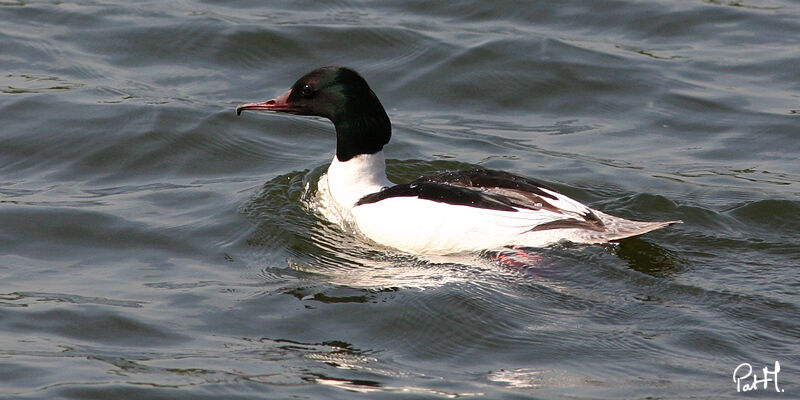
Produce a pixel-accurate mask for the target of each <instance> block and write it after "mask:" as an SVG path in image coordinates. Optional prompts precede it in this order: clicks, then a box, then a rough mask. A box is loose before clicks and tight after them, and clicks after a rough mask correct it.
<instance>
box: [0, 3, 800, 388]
mask: <svg viewBox="0 0 800 400" xmlns="http://www.w3.org/2000/svg"><path fill="white" fill-rule="evenodd" d="M329 64H341V65H348V66H351V67H353V68H355V69H357V70H359V71H360V72H361V73H362V74H363V75H364V76H365V77H366V78H367V80H368V81H369V82H370V84H371V85H372V87H373V89H374V90H375V92H376V93H377V94H378V95H379V97H380V98H381V99H382V101H383V103H384V105H385V106H386V108H387V111H388V112H389V114H390V116H391V118H392V120H393V122H394V138H393V141H392V143H391V144H390V145H389V146H388V147H387V148H386V153H387V157H388V158H389V174H390V177H391V178H393V179H395V180H398V181H399V180H408V179H413V178H415V177H417V176H418V175H420V174H422V173H427V172H433V171H438V170H443V169H451V168H464V167H470V166H476V165H479V166H484V167H488V168H498V169H505V170H508V171H511V172H515V173H519V174H523V175H527V176H531V177H534V178H538V179H541V180H543V181H545V182H547V183H549V184H551V185H552V186H554V187H556V188H557V189H559V190H561V191H563V192H564V193H566V194H568V195H570V196H573V197H575V198H577V199H579V200H581V201H583V202H585V203H587V204H589V205H591V206H593V207H595V208H598V209H600V210H603V211H606V212H609V213H612V214H615V215H619V216H623V217H637V218H641V219H645V220H662V219H682V220H684V221H685V223H684V224H683V225H680V226H676V227H671V228H669V229H664V230H661V231H658V232H655V233H652V234H649V235H647V236H645V237H642V238H639V239H631V240H626V241H623V242H622V243H621V244H619V245H617V246H610V245H609V246H575V245H568V244H565V245H562V246H557V247H554V248H548V249H543V250H541V251H540V252H538V253H537V254H533V255H529V256H527V257H526V258H525V259H524V260H521V261H520V262H522V263H524V264H526V266H525V267H522V268H520V267H516V268H515V267H511V266H510V264H507V263H506V264H504V263H498V262H496V261H492V259H490V258H487V257H483V256H480V255H476V256H474V257H473V256H471V257H462V258H458V259H456V258H450V259H434V260H431V259H424V258H420V257H413V256H409V255H404V254H393V253H390V252H385V251H383V250H381V249H376V248H372V247H370V246H369V245H367V244H365V243H362V242H359V240H358V239H357V238H354V237H351V236H349V235H347V234H345V233H343V232H341V231H340V230H339V229H337V228H336V227H335V226H332V225H331V224H329V223H327V222H325V221H323V220H322V219H320V218H319V217H318V216H317V215H315V214H314V213H313V212H312V210H310V209H309V204H310V203H311V200H310V199H311V197H313V196H312V195H313V193H314V190H315V184H316V180H317V179H318V177H319V176H320V174H322V173H323V172H324V170H325V168H326V166H327V163H328V162H329V161H330V158H331V156H332V152H333V146H334V140H333V139H334V138H333V134H332V127H331V125H330V124H329V123H328V122H327V121H322V120H318V119H308V118H306V119H302V118H296V117H287V116H278V115H269V114H255V113H251V114H247V115H244V116H242V117H238V118H237V117H236V115H235V113H234V107H235V106H236V105H237V104H240V103H243V102H248V101H256V100H265V99H267V98H270V97H272V96H274V95H275V94H278V93H280V92H281V91H283V90H285V89H286V88H287V87H288V86H289V85H290V84H291V83H293V82H294V80H295V79H297V78H298V77H299V76H300V75H302V74H303V73H305V72H307V71H309V70H311V69H313V68H315V67H318V66H321V65H329ZM0 65H1V66H2V70H0V118H1V119H0V122H1V124H0V398H3V399H167V398H169V399H279V398H294V399H308V398H314V399H323V398H324V399H352V398H386V399H390V398H391V399H395V398H396V399H415V398H419V399H423V398H450V397H468V398H473V397H474V398H486V399H501V398H503V399H505V398H508V399H516V398H520V399H521V398H545V399H549V398H556V399H598V398H600V399H617V398H628V399H645V398H668V399H677V398H680V399H683V398H732V399H738V398H752V397H755V398H786V399H788V398H798V396H800V295H798V292H799V291H800V268H798V264H800V261H799V260H800V200H799V199H798V194H800V119H799V118H800V115H798V114H800V69H798V68H800V3H798V2H796V1H790V0H763V1H757V0H744V1H727V0H707V1H701V0H696V1H690V0H686V1H677V0H675V1H669V0H663V1H631V0H627V1H610V0H599V1H559V2H553V1H537V2H519V1H494V2H472V1H470V2H460V1H448V2H428V1H376V2H346V1H337V2H312V1H298V2H258V1H234V2H224V3H223V2H211V1H194V0H187V1H181V2H113V1H91V0H89V1H81V2H46V1H42V2H40V1H26V0H5V1H2V2H0ZM775 361H779V362H780V367H781V370H780V373H779V375H778V379H779V388H780V389H781V390H783V392H776V391H775V389H774V387H773V385H772V383H770V386H769V387H768V388H767V389H763V388H761V387H759V390H758V391H757V392H750V393H747V394H744V393H737V392H736V385H735V383H734V382H733V379H732V374H733V371H734V369H735V368H736V367H737V365H739V364H741V363H750V364H752V366H753V367H754V368H755V369H756V371H758V372H759V374H760V372H761V368H762V367H763V366H765V365H766V366H770V367H772V366H773V365H774V362H775Z"/></svg>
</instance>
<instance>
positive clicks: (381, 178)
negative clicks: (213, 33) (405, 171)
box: [236, 66, 682, 255]
mask: <svg viewBox="0 0 800 400" xmlns="http://www.w3.org/2000/svg"><path fill="white" fill-rule="evenodd" d="M243 111H272V112H277V113H284V114H293V115H301V116H316V117H322V118H325V119H328V120H330V121H331V122H332V123H333V127H334V129H335V131H336V149H335V154H334V156H333V160H332V161H331V163H330V165H329V166H328V169H327V172H326V173H325V174H323V175H322V176H321V177H320V180H319V182H318V190H319V191H324V192H325V193H326V195H327V196H329V197H330V199H329V200H330V203H333V204H334V206H335V207H336V209H337V210H338V211H337V215H338V216H337V217H336V218H333V217H329V218H328V219H331V220H335V222H337V223H338V224H340V225H343V226H344V225H346V226H348V227H350V228H351V229H352V230H354V231H355V232H357V233H359V234H361V235H362V236H363V237H366V238H367V239H369V240H371V241H372V242H375V243H377V244H379V245H382V246H387V247H389V248H393V249H396V250H399V251H401V252H405V253H412V254H430V255H448V254H459V253H474V252H482V251H502V250H504V249H506V250H507V249H520V248H544V247H548V246H551V245H554V244H557V243H560V242H572V243H578V244H590V245H591V244H601V243H608V242H614V241H619V240H621V239H626V238H629V237H633V236H638V235H642V234H645V233H647V232H650V231H652V230H655V229H659V228H662V227H666V226H668V225H672V224H678V223H681V222H682V221H679V220H673V221H661V222H645V221H633V220H628V219H624V218H619V217H615V216H612V215H609V214H606V213H604V212H601V211H599V210H595V209H592V208H590V207H588V206H586V205H584V204H581V203H580V202H578V201H576V200H573V199H572V198H570V197H568V196H566V195H563V194H561V193H558V192H557V191H556V190H554V189H552V188H551V187H549V186H548V185H545V184H543V183H541V182H539V181H536V180H533V179H530V178H526V177H522V176H519V175H515V174H512V173H509V172H504V171H499V170H492V169H484V168H474V169H469V170H463V171H442V172H439V173H435V174H431V175H427V176H422V177H420V178H418V179H415V180H412V181H411V182H407V183H399V184H396V183H393V182H391V181H390V180H389V179H388V178H387V175H386V158H385V156H384V152H383V149H384V146H385V145H386V144H387V143H388V142H389V139H390V138H391V136H392V126H391V122H390V120H389V116H388V115H387V114H386V111H385V109H384V107H383V105H382V104H381V102H380V100H378V97H377V96H376V95H375V92H373V91H372V89H371V88H370V86H369V85H368V84H367V82H366V80H365V79H364V78H363V77H362V76H361V75H360V74H359V73H358V72H356V71H354V70H353V69H350V68H347V67H341V66H325V67H321V68H317V69H315V70H313V71H311V72H309V73H307V74H305V75H303V76H302V77H301V78H300V79H298V80H297V81H296V82H295V83H294V85H292V86H291V88H290V89H289V90H288V91H286V92H285V93H283V94H281V95H279V96H278V97H275V98H273V99H270V100H267V101H261V102H253V103H246V104H242V105H240V106H238V107H236V114H237V115H241V114H242V112H243Z"/></svg>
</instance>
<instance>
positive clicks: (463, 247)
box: [318, 152, 680, 255]
mask: <svg viewBox="0 0 800 400" xmlns="http://www.w3.org/2000/svg"><path fill="white" fill-rule="evenodd" d="M385 167H386V162H385V159H384V156H383V152H378V153H376V154H362V155H358V156H356V157H354V158H352V159H350V160H348V161H346V162H340V161H339V160H338V159H336V157H334V159H333V161H332V162H331V165H330V167H329V168H328V173H327V174H326V175H323V176H322V177H321V178H320V182H319V193H318V197H319V206H320V207H319V209H318V211H320V212H321V213H322V214H323V216H324V217H325V218H327V219H329V220H331V221H332V222H334V223H336V224H338V225H340V226H342V227H343V228H344V229H346V230H348V231H356V232H359V233H361V234H363V235H364V236H366V237H367V238H369V239H371V240H373V241H375V242H377V243H379V244H382V245H385V246H389V247H393V248H395V249H398V250H401V251H405V252H409V253H416V254H431V255H446V254H455V253H464V252H475V251H481V250H501V249H504V248H508V247H509V246H525V247H545V246H548V245H551V244H554V243H558V242H560V241H564V240H567V241H571V242H576V243H604V242H608V241H610V240H617V239H622V238H625V237H630V236H636V235H641V234H643V233H646V232H649V231H651V230H653V229H657V228H661V227H663V226H667V225H670V224H673V223H679V222H680V221H668V222H639V221H630V220H626V219H623V218H618V217H614V216H611V215H608V214H605V213H602V212H600V211H597V210H592V209H590V208H588V207H586V206H585V205H583V204H581V203H579V202H577V201H575V200H573V199H570V198H569V197H567V196H564V195H563V194H560V193H556V192H553V191H550V190H546V189H543V190H545V192H547V193H549V194H552V195H553V196H555V197H556V198H557V200H552V199H547V200H548V202H549V203H550V204H552V205H553V206H556V207H558V208H559V209H561V210H563V211H565V213H556V212H552V211H548V210H545V209H540V210H528V209H518V210H517V211H516V212H512V211H499V210H491V209H485V208H478V207H469V206H461V205H453V204H447V203H442V202H436V201H431V200H424V199H419V198H417V197H391V198H388V199H384V200H381V201H378V202H374V203H367V204H362V205H359V206H356V205H355V204H356V202H358V200H359V199H361V198H362V197H364V196H365V195H367V194H370V193H375V192H379V191H380V190H381V189H383V188H386V187H389V186H392V185H393V184H392V183H391V182H390V181H389V180H388V179H387V178H386V172H385V170H386V169H385ZM589 211H591V212H593V213H594V214H595V215H597V216H598V217H599V218H600V219H601V220H602V221H603V223H604V224H605V225H606V230H605V231H602V232H598V231H593V230H588V229H579V228H560V229H540V230H535V231H532V229H533V228H534V227H536V226H538V225H541V224H545V223H548V222H553V221H559V220H564V219H566V218H574V219H582V218H581V217H580V216H581V215H584V214H586V213H587V212H589Z"/></svg>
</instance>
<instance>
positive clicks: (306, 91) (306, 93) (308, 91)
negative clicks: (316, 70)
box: [300, 84, 314, 97]
mask: <svg viewBox="0 0 800 400" xmlns="http://www.w3.org/2000/svg"><path fill="white" fill-rule="evenodd" d="M300 94H302V95H303V97H310V96H311V95H312V94H314V88H312V87H311V85H309V84H305V85H303V87H302V88H300Z"/></svg>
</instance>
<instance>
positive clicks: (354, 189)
mask: <svg viewBox="0 0 800 400" xmlns="http://www.w3.org/2000/svg"><path fill="white" fill-rule="evenodd" d="M392 185H393V184H392V182H390V181H389V179H388V178H386V159H385V158H384V157H383V151H379V152H377V153H375V154H359V155H357V156H355V157H353V158H351V159H349V160H347V161H344V162H342V161H339V159H338V158H336V156H333V161H331V165H330V167H328V189H329V190H330V193H331V197H333V199H334V200H336V202H337V203H339V205H341V206H342V207H345V208H348V209H349V208H352V207H353V206H355V204H356V202H357V201H358V200H359V199H360V198H362V197H364V196H365V195H368V194H370V193H375V192H378V191H380V190H381V189H383V188H385V187H387V186H392Z"/></svg>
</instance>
